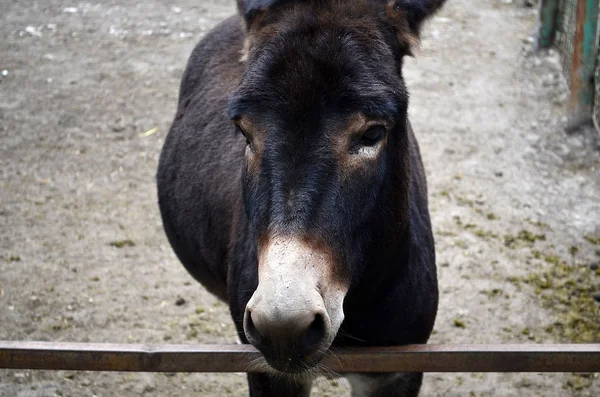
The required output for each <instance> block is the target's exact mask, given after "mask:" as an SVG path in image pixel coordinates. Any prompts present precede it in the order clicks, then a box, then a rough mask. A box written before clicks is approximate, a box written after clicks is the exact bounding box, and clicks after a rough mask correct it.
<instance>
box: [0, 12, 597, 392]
mask: <svg viewBox="0 0 600 397" xmlns="http://www.w3.org/2000/svg"><path fill="white" fill-rule="evenodd" d="M233 12H234V6H233V1H232V0H203V1H199V0H179V1H178V2H177V3H176V4H167V3H165V2H161V1H157V0H148V1H146V2H138V1H129V0H121V1H117V0H104V1H91V2H66V1H62V0H45V1H14V0H0V198H1V207H0V225H1V228H0V339H2V340H43V341H79V342H89V341H93V342H115V343H127V342H139V343H233V342H234V336H235V332H234V328H233V326H232V323H231V321H230V319H229V315H228V313H227V308H226V307H225V305H223V304H222V303H219V302H217V301H216V300H215V299H214V298H213V297H212V296H210V295H209V294H208V293H206V292H205V291H204V290H203V289H202V288H201V287H200V286H199V285H198V284H197V283H195V282H194V281H193V280H192V278H191V277H190V276H189V275H188V274H187V273H186V272H185V270H184V268H183V267H182V266H181V265H180V264H179V263H178V261H177V259H176V258H175V256H174V255H173V253H172V251H171V248H170V247H169V245H168V243H167V240H166V239H165V236H164V233H163V231H162V226H161V222H160V218H159V213H158V208H157V204H156V191H155V180H154V173H155V170H156V166H157V159H158V155H159V151H160V148H161V145H162V142H163V139H164V137H165V134H166V132H167V129H168V127H169V124H170V121H171V118H172V116H173V115H174V111H175V105H176V99H177V93H178V85H179V79H180V77H181V74H182V72H183V68H184V66H185V63H186V60H187V57H188V55H189V53H190V52H191V49H192V47H193V46H194V44H195V43H196V42H197V40H198V39H199V38H200V37H201V36H202V35H203V34H204V33H205V32H206V31H207V30H208V29H210V28H211V27H212V26H214V25H215V24H216V23H217V22H218V21H220V20H222V19H224V18H225V17H226V16H228V15H230V14H231V13H233ZM535 17H536V11H535V9H533V8H530V7H526V6H524V5H523V1H521V0H519V1H517V0H514V1H511V0H480V1H477V2H474V1H472V0H450V1H449V2H448V4H447V6H446V7H445V8H444V10H443V12H442V13H441V14H440V15H439V16H438V17H436V18H434V19H433V21H432V22H431V23H430V24H429V25H428V27H427V29H426V30H425V33H424V40H423V44H422V48H421V51H420V52H419V54H418V56H417V58H416V59H415V60H409V61H408V64H407V66H406V75H407V82H408V86H409V89H410V91H411V93H412V95H411V107H410V113H411V118H412V122H413V125H414V127H415V131H416V132H417V135H418V137H419V140H420V144H421V148H422V151H423V155H424V160H425V165H426V168H427V171H428V177H429V187H430V197H431V212H432V218H433V223H434V228H435V234H436V245H437V254H438V265H439V267H438V268H439V270H438V272H439V277H440V290H441V302H440V308H439V314H438V319H437V324H436V330H435V333H434V335H433V336H432V339H431V342H432V343H541V342H545V343H549V342H568V341H575V342H593V343H599V342H600V325H599V324H600V304H598V303H596V302H594V299H593V296H594V294H597V293H598V292H599V291H600V271H599V270H598V264H599V263H600V147H599V140H598V139H597V138H596V136H597V135H596V133H595V132H594V131H593V130H591V129H584V130H581V131H577V132H573V133H569V134H568V133H566V132H565V129H564V127H565V123H566V119H565V118H564V115H565V114H566V100H567V92H566V88H565V87H566V85H565V83H564V81H563V78H562V75H561V73H560V69H559V61H558V55H557V54H556V53H555V52H552V51H550V52H543V53H540V54H531V53H530V51H529V49H530V48H531V37H530V36H531V33H532V32H533V29H534V24H535ZM246 393H247V388H246V385H245V376H244V375H243V374H227V375H224V374H222V375H220V374H193V375H190V374H169V375H163V374H123V373H104V374H98V373H80V372H32V371H6V370H5V371H0V396H2V397H13V396H19V397H25V396H77V397H79V396H90V397H91V396H98V397H101V396H123V397H127V396H141V395H149V396H166V395H168V396H172V397H178V396H192V395H198V396H225V395H234V396H243V395H246ZM313 395H315V396H349V395H350V390H349V386H348V384H347V383H346V382H345V381H344V380H324V379H323V380H320V381H319V382H318V385H317V388H316V389H315V391H314V393H313ZM422 395H424V396H449V397H453V396H548V397H549V396H598V395H600V379H598V374H596V375H577V374H549V375H540V374H427V375H426V377H425V382H424V387H423V393H422Z"/></svg>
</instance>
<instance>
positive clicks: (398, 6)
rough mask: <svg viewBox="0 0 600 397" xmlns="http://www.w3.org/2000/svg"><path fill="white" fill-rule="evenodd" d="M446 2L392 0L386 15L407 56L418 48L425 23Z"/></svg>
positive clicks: (444, 0)
mask: <svg viewBox="0 0 600 397" xmlns="http://www.w3.org/2000/svg"><path fill="white" fill-rule="evenodd" d="M445 2H446V0H390V1H389V2H388V3H387V6H386V15H387V17H388V19H389V20H390V21H391V23H392V25H393V26H394V29H395V31H396V37H397V38H398V41H399V42H400V45H401V46H402V47H403V48H404V49H405V51H406V53H407V55H411V56H412V55H413V49H414V48H418V46H419V43H420V33H421V27H422V26H423V22H425V20H427V19H428V18H430V17H431V16H432V15H433V14H435V12H436V11H437V10H439V9H440V8H441V7H442V5H443V4H444V3H445Z"/></svg>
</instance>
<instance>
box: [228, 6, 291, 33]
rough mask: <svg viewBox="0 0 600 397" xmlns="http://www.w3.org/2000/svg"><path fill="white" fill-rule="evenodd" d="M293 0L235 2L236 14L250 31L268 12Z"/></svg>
mask: <svg viewBox="0 0 600 397" xmlns="http://www.w3.org/2000/svg"><path fill="white" fill-rule="evenodd" d="M293 1H294V0H236V2H237V8H238V12H239V13H240V15H241V16H242V18H244V22H245V23H246V27H247V28H248V29H250V28H251V27H252V26H253V25H254V23H255V22H256V21H257V20H259V19H260V18H261V16H264V15H265V14H266V13H267V12H269V10H271V9H273V8H275V7H277V6H279V5H282V4H286V3H292V2H293ZM296 1H298V0H296Z"/></svg>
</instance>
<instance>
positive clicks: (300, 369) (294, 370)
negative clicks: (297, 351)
mask: <svg viewBox="0 0 600 397" xmlns="http://www.w3.org/2000/svg"><path fill="white" fill-rule="evenodd" d="M324 358H325V355H324V354H322V353H315V354H312V355H310V356H309V357H306V356H303V357H293V358H292V357H288V358H273V357H266V356H265V360H266V362H267V364H268V365H269V367H271V369H273V370H274V371H275V373H277V374H279V375H282V376H291V377H296V376H307V375H308V376H310V375H312V374H314V375H315V376H316V375H317V374H318V373H319V368H320V365H319V364H320V363H321V362H322V361H323V359H324Z"/></svg>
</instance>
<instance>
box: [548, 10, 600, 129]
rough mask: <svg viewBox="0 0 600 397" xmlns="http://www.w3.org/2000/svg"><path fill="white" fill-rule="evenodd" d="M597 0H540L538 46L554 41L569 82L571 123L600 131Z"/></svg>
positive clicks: (552, 43) (599, 15)
mask: <svg viewBox="0 0 600 397" xmlns="http://www.w3.org/2000/svg"><path fill="white" fill-rule="evenodd" d="M599 2H600V0H540V12H539V16H540V23H539V28H538V37H537V42H536V45H537V48H546V47H549V46H551V45H555V46H556V47H557V48H558V51H559V52H560V55H561V63H562V66H563V71H564V73H565V77H566V79H567V83H568V85H569V90H570V96H569V111H570V116H571V117H570V119H571V124H572V125H578V124H580V123H583V122H587V121H588V120H590V118H593V119H594V122H595V124H596V128H597V129H598V131H600V56H599V52H598V47H599V46H600V38H599V29H598V25H599V23H600V22H599V21H600V13H599V6H598V3H599Z"/></svg>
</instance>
